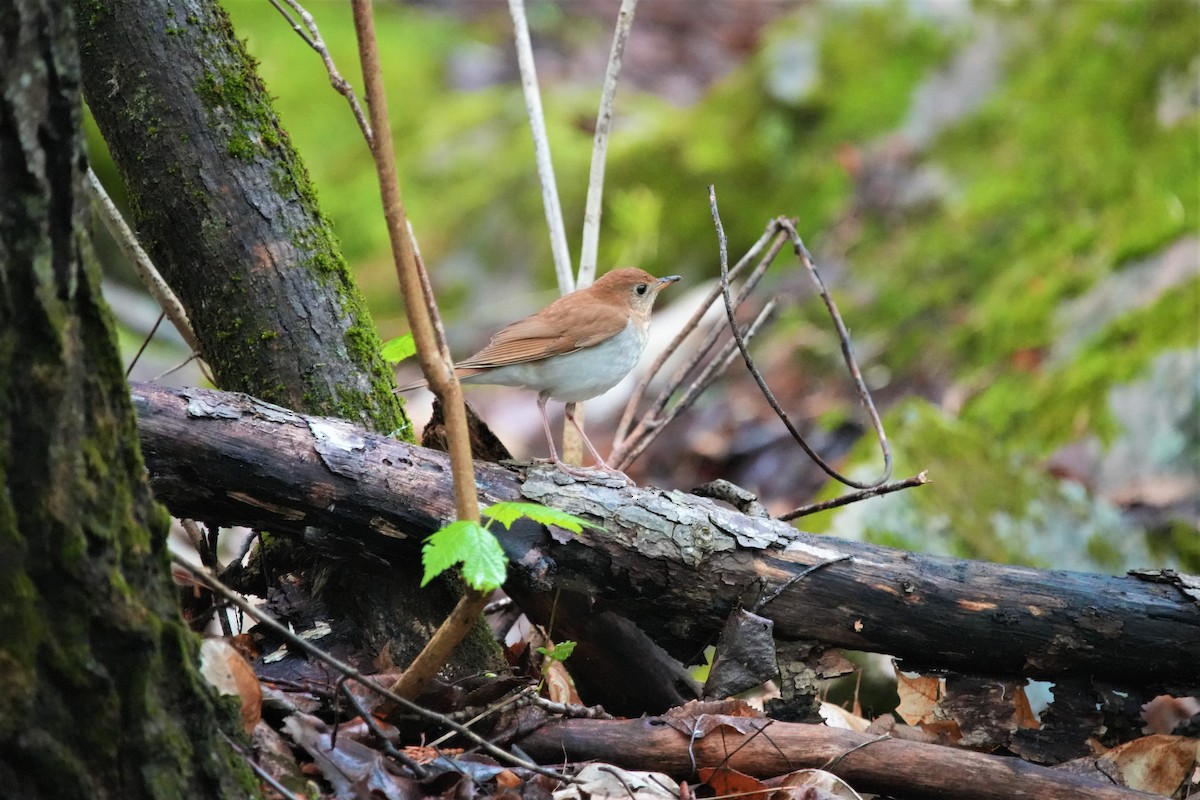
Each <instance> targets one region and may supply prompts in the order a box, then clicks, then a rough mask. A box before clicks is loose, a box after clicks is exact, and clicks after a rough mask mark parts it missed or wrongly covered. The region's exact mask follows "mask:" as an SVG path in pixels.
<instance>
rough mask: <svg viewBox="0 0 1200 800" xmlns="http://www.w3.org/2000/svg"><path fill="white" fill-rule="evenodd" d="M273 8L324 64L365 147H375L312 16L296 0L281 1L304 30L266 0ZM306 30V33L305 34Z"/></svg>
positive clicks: (350, 89)
mask: <svg viewBox="0 0 1200 800" xmlns="http://www.w3.org/2000/svg"><path fill="white" fill-rule="evenodd" d="M267 1H268V2H269V3H270V4H271V5H273V6H274V7H275V10H276V11H278V12H279V13H280V14H282V15H283V18H284V19H286V20H287V21H288V24H289V25H291V26H292V30H294V31H295V32H296V34H297V35H298V36H299V37H300V38H301V39H303V40H304V43H305V44H306V45H308V46H309V47H311V48H312V49H313V50H315V51H316V52H317V55H319V56H320V57H321V60H322V61H323V62H325V71H326V72H327V73H329V84H330V85H331V86H332V87H333V88H334V90H335V91H336V92H337V93H338V94H340V95H341V96H342V97H344V98H346V102H347V103H349V104H350V111H351V113H353V114H354V119H355V121H356V122H358V128H359V130H361V131H362V135H363V138H364V139H366V140H367V146H368V147H370V148H371V149H374V147H375V136H374V134H373V133H372V132H371V124H370V123H369V122H367V117H366V115H365V114H363V109H362V106H361V105H359V103H358V97H357V95H355V94H354V87H353V86H351V85H350V82H349V81H347V80H346V79H345V78H343V77H342V73H340V72H338V68H337V64H335V63H334V62H333V56H332V55H330V54H329V48H328V47H327V46H326V45H325V40H324V39H322V38H321V31H320V30H319V29H318V28H317V21H316V20H315V19H314V18H313V15H312V14H310V13H308V10H307V9H306V8H304V6H302V5H300V3H299V2H297V0H283V2H285V3H287V5H288V7H289V8H291V9H292V10H293V11H295V12H296V15H297V16H299V17H300V19H301V20H302V21H303V22H304V28H301V27H300V24H299V23H297V22H296V20H294V19H292V16H291V15H290V14H288V12H287V11H286V10H285V9H284V8H283V6H281V5H279V0H267ZM305 29H307V33H305Z"/></svg>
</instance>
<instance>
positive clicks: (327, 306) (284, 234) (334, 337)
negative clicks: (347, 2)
mask: <svg viewBox="0 0 1200 800" xmlns="http://www.w3.org/2000/svg"><path fill="white" fill-rule="evenodd" d="M76 7H77V8H79V9H81V11H80V15H81V18H83V19H86V25H85V27H84V30H83V33H82V36H81V50H82V57H83V60H84V63H85V65H86V67H87V69H86V71H85V88H86V90H87V96H88V100H89V104H90V107H91V109H92V112H93V114H94V115H95V117H96V120H97V122H98V123H99V125H100V129H101V130H102V131H103V133H104V136H105V140H106V141H107V143H108V145H109V147H110V149H111V151H112V154H113V158H114V160H115V161H116V163H117V165H118V167H119V169H120V171H121V174H122V175H123V176H124V178H125V180H126V183H127V185H128V188H129V195H130V198H131V201H132V204H133V210H134V215H135V218H136V221H137V227H138V230H139V233H140V235H141V236H142V237H143V242H144V244H145V246H146V249H147V251H148V252H149V253H150V254H151V256H152V258H153V259H154V261H155V262H156V264H157V265H158V267H159V269H160V271H161V272H162V273H163V276H164V277H165V278H166V280H167V282H168V283H169V284H170V285H171V287H172V288H173V289H174V290H175V292H176V293H177V294H178V295H179V298H180V300H181V301H182V303H183V304H184V306H185V308H186V309H187V312H188V316H189V318H190V319H191V321H192V324H193V326H194V327H195V329H196V334H197V336H198V337H199V339H200V342H201V344H202V346H203V353H202V354H201V355H203V357H204V359H205V361H207V362H208V363H209V364H210V365H211V366H212V368H213V372H214V375H215V376H216V379H217V382H218V384H219V385H221V386H222V387H224V388H226V389H231V390H237V391H245V392H251V393H253V394H255V395H256V396H259V397H262V398H264V399H266V400H269V401H271V402H275V403H280V404H282V405H286V406H288V407H291V408H299V409H303V410H305V411H308V412H311V413H319V414H332V415H336V416H338V417H341V418H343V419H350V420H355V421H357V422H358V423H359V424H361V425H363V426H364V427H366V428H368V429H371V430H375V431H380V432H383V433H390V432H397V431H404V430H406V429H408V427H409V426H408V421H407V419H406V418H405V416H404V414H403V412H402V409H401V406H400V402H399V400H398V398H397V397H396V396H395V395H394V394H393V392H392V389H393V388H394V383H393V380H392V376H391V370H390V367H389V366H388V365H387V364H386V363H385V362H384V361H383V359H382V357H381V356H380V352H379V349H380V345H379V339H378V336H377V335H376V333H375V328H374V324H373V322H372V321H371V318H370V315H369V313H368V312H367V309H366V305H365V303H364V301H363V299H362V297H361V295H360V293H359V291H358V289H357V287H356V286H355V285H354V282H353V280H352V278H351V276H350V274H349V271H348V269H347V267H346V264H345V261H344V260H343V258H342V255H341V253H340V251H339V248H338V245H337V242H336V239H335V237H334V235H333V232H332V231H331V229H330V227H329V225H328V223H327V221H326V220H325V219H324V218H323V217H322V216H321V213H320V210H319V208H318V206H317V200H316V197H315V194H314V192H313V188H312V186H311V184H310V183H309V179H308V175H307V173H306V171H305V169H304V165H303V163H302V162H301V160H300V157H299V155H298V154H297V153H296V152H295V151H294V150H293V149H292V146H291V144H290V142H289V140H288V137H287V133H286V132H285V131H284V130H283V129H282V128H281V127H280V125H279V122H278V120H277V118H276V117H275V113H274V111H273V110H272V108H271V104H270V98H269V97H268V95H267V92H266V90H265V89H264V87H263V86H262V84H261V82H260V81H259V79H258V76H257V73H256V72H255V70H254V64H253V61H252V59H251V58H250V57H249V56H248V55H247V54H246V52H245V50H244V49H243V47H242V44H241V42H239V41H238V40H237V38H236V36H235V35H234V32H233V30H232V29H231V27H230V23H229V20H228V18H227V16H226V14H225V12H224V11H223V10H222V9H221V7H220V5H219V4H218V3H216V2H210V0H182V2H174V0H171V2H168V1H167V0H113V2H105V3H90V2H85V1H84V0H77V6H76ZM296 47H297V52H298V53H299V54H300V56H301V57H313V58H315V57H316V56H315V55H313V54H311V53H308V52H307V51H305V50H304V48H303V46H302V44H301V43H300V40H299V39H297V45H296ZM330 91H332V90H330ZM364 147H365V145H364ZM202 518H203V519H206V520H207V519H211V518H208V517H202ZM274 561H275V565H276V566H280V567H283V568H285V569H286V570H287V571H294V572H296V573H298V574H300V575H302V576H304V578H305V579H306V580H307V582H308V584H309V585H310V586H313V587H319V595H320V597H321V599H322V600H323V601H324V602H325V603H326V605H327V606H328V607H329V609H330V612H331V613H332V614H335V615H337V616H338V617H339V618H341V619H342V620H343V621H344V622H345V623H346V624H347V625H349V626H352V627H353V629H354V630H355V633H354V634H353V635H352V637H351V638H357V639H361V640H362V641H363V642H364V643H365V646H366V647H367V648H369V649H370V650H372V651H374V652H376V653H380V652H383V651H385V650H387V651H388V652H390V653H391V655H392V657H393V658H394V659H395V660H396V661H397V662H398V663H401V664H403V663H407V662H409V661H411V660H412V658H413V657H415V656H416V654H417V653H419V652H420V651H421V648H422V647H423V646H424V644H425V643H426V642H427V641H428V639H429V637H430V636H431V635H432V633H433V631H434V630H435V629H436V628H437V625H438V624H439V623H440V622H441V620H443V619H444V618H445V617H446V616H448V615H449V614H450V613H451V611H452V610H453V608H454V606H455V602H456V601H457V598H458V595H459V593H460V590H459V588H458V586H457V585H456V584H455V583H454V582H453V581H452V580H450V579H442V580H439V581H436V582H435V583H433V584H431V585H430V586H429V587H428V588H427V589H426V590H425V591H420V592H419V591H417V586H418V585H419V583H420V578H421V568H420V563H419V560H415V559H413V560H408V561H405V562H400V563H397V564H395V565H394V567H393V569H392V574H391V575H390V576H389V580H388V581H386V582H379V581H377V580H374V579H373V578H372V577H371V576H370V575H368V574H366V573H360V572H356V571H354V570H348V569H346V566H345V565H344V564H342V565H331V564H330V563H328V562H327V561H325V560H322V559H315V560H314V559H313V557H312V554H311V553H310V552H307V551H294V550H292V549H291V548H289V547H288V546H287V544H286V543H283V544H280V545H279V546H278V547H277V548H275V550H274ZM366 585H373V588H372V591H371V592H364V591H363V590H362V587H364V586H366ZM502 666H503V660H502V658H501V657H500V655H499V653H498V650H497V649H496V647H495V645H494V643H493V641H492V638H491V635H490V633H489V632H488V630H487V629H486V626H484V625H482V624H480V625H479V626H477V628H476V630H475V632H474V633H473V634H472V635H471V637H470V638H469V639H468V641H467V642H466V646H465V647H463V648H460V650H459V651H458V653H457V654H456V657H455V661H454V663H453V664H452V665H451V670H450V671H451V673H452V674H454V675H462V674H473V673H475V672H479V671H487V670H494V669H498V668H500V667H502Z"/></svg>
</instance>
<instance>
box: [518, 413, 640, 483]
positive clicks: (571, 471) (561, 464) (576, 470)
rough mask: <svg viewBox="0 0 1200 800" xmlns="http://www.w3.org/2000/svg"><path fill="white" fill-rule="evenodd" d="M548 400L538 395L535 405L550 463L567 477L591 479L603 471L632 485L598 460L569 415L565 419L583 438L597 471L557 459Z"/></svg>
mask: <svg viewBox="0 0 1200 800" xmlns="http://www.w3.org/2000/svg"><path fill="white" fill-rule="evenodd" d="M549 399H550V397H549V396H548V395H545V394H538V401H537V405H538V412H539V413H541V415H542V428H543V429H544V430H545V431H546V444H547V445H549V446H550V461H551V463H553V464H554V466H556V467H558V468H559V469H560V470H562V471H563V472H565V473H567V474H568V475H574V476H575V477H577V478H592V477H594V476H595V473H596V472H597V471H603V472H605V473H608V474H612V475H619V476H621V477H622V478H624V479H625V480H626V481H627V482H629V483H632V481H630V480H629V478H627V477H626V476H625V473H623V472H621V471H620V470H615V469H611V468H610V467H609V466H608V465H607V464H605V463H604V459H602V458H600V454H599V453H597V452H596V448H595V447H593V446H592V443H591V442H589V441H588V438H587V435H586V434H584V432H583V431H582V430H581V429H580V428H579V423H577V422H576V421H575V417H574V416H573V415H570V414H568V415H567V419H569V420H571V424H572V425H574V426H575V429H576V430H578V431H579V435H580V436H582V437H583V442H584V444H585V445H587V449H588V451H589V452H590V453H591V454H592V458H594V459H596V464H597V465H598V467H599V469H598V470H597V469H588V468H586V467H576V466H572V465H571V464H568V463H566V462H565V461H563V460H562V459H561V458H559V457H558V451H557V450H555V449H554V434H553V432H551V430H550V418H549V417H548V416H547V415H546V401H547V400H549Z"/></svg>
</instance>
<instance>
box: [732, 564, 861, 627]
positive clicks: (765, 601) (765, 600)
mask: <svg viewBox="0 0 1200 800" xmlns="http://www.w3.org/2000/svg"><path fill="white" fill-rule="evenodd" d="M853 557H854V556H852V555H850V554H849V553H847V554H845V555H840V556H837V557H836V558H831V559H828V560H827V561H819V562H817V563H816V564H813V565H812V566H811V567H809V568H807V569H805V570H802V571H800V572H798V573H796V574H795V575H793V576H792V577H790V578H788V579H787V580H786V581H784V582H783V583H781V584H779V586H778V587H777V588H776V589H775V591H773V592H771V593H770V594H769V595H767V596H766V597H764V598H762V599H761V600H759V601H758V602H757V603H755V604H754V605H753V606H752V607H751V608H750V611H751V613H754V614H757V613H759V612H760V611H762V610H763V608H764V607H765V606H766V605H767V604H768V603H770V602H771V601H772V600H774V599H775V598H776V597H779V595H781V594H783V593H784V592H785V591H787V590H788V589H790V588H791V587H792V585H793V584H794V583H796V582H797V581H800V580H803V579H804V578H807V577H808V576H809V575H812V574H813V573H814V572H816V571H817V570H819V569H824V568H825V567H828V566H829V565H830V564H836V563H838V562H839V561H849V560H850V559H851V558H853Z"/></svg>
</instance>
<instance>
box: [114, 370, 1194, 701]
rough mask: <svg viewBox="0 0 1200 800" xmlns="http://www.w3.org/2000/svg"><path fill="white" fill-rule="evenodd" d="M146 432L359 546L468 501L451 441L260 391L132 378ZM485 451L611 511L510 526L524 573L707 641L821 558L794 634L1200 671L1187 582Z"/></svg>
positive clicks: (682, 640) (915, 652)
mask: <svg viewBox="0 0 1200 800" xmlns="http://www.w3.org/2000/svg"><path fill="white" fill-rule="evenodd" d="M133 399H134V405H135V407H136V409H137V412H138V418H139V431H140V436H141V444H142V451H143V453H144V454H145V458H146V462H147V465H148V466H149V469H150V474H151V482H152V485H153V487H154V490H155V493H156V494H157V496H158V497H159V499H160V500H161V501H162V502H164V503H165V504H166V505H167V506H168V508H170V509H171V511H172V513H174V514H176V515H178V516H191V517H196V518H200V519H204V520H209V521H213V522H219V523H222V524H240V525H248V526H251V527H257V528H266V529H270V530H272V531H277V532H284V533H293V534H296V535H298V536H303V537H305V538H306V539H307V540H308V541H310V542H311V543H312V544H313V545H314V546H318V547H322V548H325V549H327V550H332V551H336V552H337V553H339V554H341V555H343V556H345V557H351V556H363V557H368V558H373V559H382V560H384V561H387V560H392V559H412V558H415V557H417V552H418V548H419V546H420V543H421V540H422V539H423V537H424V536H426V535H428V534H429V533H431V532H432V531H434V530H436V529H437V528H438V527H440V526H441V525H443V524H445V523H446V522H447V521H449V520H450V519H451V516H452V514H453V506H452V503H451V500H450V486H451V482H450V471H449V465H448V462H447V459H446V457H445V455H444V454H442V453H438V452H435V451H431V450H427V449H424V448H420V447H415V446H412V445H407V444H404V443H402V442H398V441H395V440H392V439H388V438H386V437H382V436H377V435H373V434H370V433H367V432H366V431H363V430H361V429H359V428H356V427H355V426H353V425H351V424H350V423H348V422H345V421H342V420H336V419H329V418H322V417H309V416H304V415H300V414H296V413H294V412H291V411H288V410H287V409H282V408H279V407H277V406H271V405H269V404H265V403H262V402H260V401H257V400H255V399H253V398H250V397H247V396H244V395H237V394H229V393H222V392H215V391H209V390H201V389H186V390H175V389H168V388H163V387H157V386H152V385H146V384H137V385H134V386H133ZM525 475H526V477H525V479H524V480H522V479H521V476H520V473H519V471H516V470H512V469H506V468H503V467H500V466H497V465H494V464H486V463H478V464H477V465H476V479H477V483H478V485H479V489H480V496H481V501H482V502H485V503H493V502H498V501H503V500H519V499H525V500H535V501H537V502H541V503H544V504H546V505H550V506H554V507H556V508H560V509H563V510H566V511H569V512H571V513H574V514H577V515H579V516H582V517H584V518H586V519H589V520H591V521H594V522H596V523H598V524H600V525H603V526H604V528H605V530H603V531H586V532H585V533H584V534H582V535H578V536H571V535H567V534H564V532H562V531H557V530H548V529H546V528H545V527H543V526H541V525H537V524H534V523H532V522H529V521H527V520H525V521H519V522H518V523H517V524H515V525H514V526H513V529H512V530H511V531H509V532H507V533H503V534H502V535H501V536H500V539H501V542H502V544H503V546H504V548H505V551H506V553H507V555H508V557H509V559H510V562H511V571H510V578H509V580H510V583H511V582H513V581H516V582H517V583H519V584H520V585H521V586H523V587H524V588H525V589H526V590H545V589H548V588H551V587H563V588H564V589H566V590H569V591H573V592H576V593H578V594H581V595H585V596H588V597H591V598H594V600H595V608H596V609H597V610H598V611H604V610H608V611H614V612H616V613H618V614H620V615H621V616H624V617H626V618H628V619H631V620H634V621H636V623H637V624H638V625H639V626H640V627H641V628H642V629H643V630H644V631H646V633H648V634H649V635H650V636H651V637H652V638H653V639H654V640H655V641H656V642H658V643H659V644H660V645H662V646H663V647H665V648H666V649H667V650H668V651H669V652H671V653H672V654H673V655H675V656H676V657H679V658H683V659H688V658H691V657H694V656H695V655H696V654H697V653H699V651H700V650H701V649H702V648H703V647H704V646H705V645H706V644H708V643H709V642H710V641H711V640H712V639H713V637H715V635H716V633H717V632H718V631H719V630H720V629H721V626H722V624H723V622H724V620H725V618H726V616H727V615H728V614H729V613H730V611H731V610H732V609H734V608H735V607H737V606H738V605H739V604H745V605H751V604H753V603H754V602H755V600H756V599H757V598H759V597H765V596H768V595H770V594H771V593H772V592H773V591H775V590H776V589H778V588H779V587H780V586H783V585H784V584H786V583H787V582H788V581H789V580H790V579H793V578H794V577H795V576H797V575H799V574H800V573H801V572H802V571H804V570H805V569H806V568H809V567H811V566H813V565H815V564H820V563H823V562H827V561H835V560H837V559H842V558H844V557H845V556H850V557H849V558H848V559H845V560H841V561H839V562H838V563H833V564H830V565H829V566H828V567H826V568H824V569H819V570H816V571H814V572H812V573H811V574H809V575H806V576H805V577H804V578H803V579H802V580H799V581H798V582H796V583H795V584H794V585H791V586H789V587H788V588H786V590H785V591H783V592H782V593H781V594H779V595H778V596H777V597H776V598H775V599H773V600H772V601H771V602H770V603H768V604H767V605H766V606H765V607H764V608H762V609H761V610H760V612H759V613H760V614H762V615H763V616H766V617H769V618H770V619H772V620H773V621H774V634H775V636H776V638H777V639H816V640H819V641H821V642H825V643H828V644H831V645H835V646H840V647H845V648H850V649H854V650H866V651H873V652H882V653H889V654H892V655H894V656H897V657H899V658H900V659H902V660H903V661H904V662H905V664H906V666H908V667H909V668H912V669H919V668H921V667H923V666H934V667H937V668H941V669H950V670H956V671H959V672H965V673H978V674H985V675H993V676H1028V677H1036V678H1044V679H1054V678H1056V677H1062V676H1086V677H1094V678H1099V679H1102V680H1105V681H1109V682H1111V683H1113V684H1116V685H1118V686H1139V687H1156V686H1176V687H1178V686H1180V685H1183V686H1194V685H1195V683H1196V681H1197V677H1196V671H1195V665H1196V664H1197V663H1200V606H1198V605H1197V603H1196V602H1195V601H1194V600H1192V599H1191V598H1189V597H1188V596H1187V595H1186V594H1184V593H1183V591H1181V590H1180V588H1178V587H1177V586H1176V585H1174V584H1172V583H1158V582H1150V581H1148V580H1145V579H1142V578H1141V577H1126V576H1109V575H1093V574H1085V573H1078V572H1066V571H1060V570H1038V569H1030V568H1025V567H1012V566H1005V565H997V564H989V563H985V562H978V561H968V560H962V559H953V558H941V557H931V556H923V555H920V554H915V553H908V552H903V551H900V550H894V549H890V548H885V547H878V546H874V545H868V544H861V543H856V542H848V541H842V540H838V539H834V538H831V537H825V536H813V535H810V534H806V533H803V532H800V531H797V530H795V529H794V528H792V527H791V526H790V525H788V524H786V523H782V522H779V521H776V520H770V519H765V518H759V517H751V516H746V515H744V514H741V513H739V512H737V511H734V510H732V509H729V508H726V507H723V506H720V505H718V504H717V503H715V502H713V501H711V500H709V499H706V498H699V497H695V496H692V495H689V494H686V493H684V492H679V491H665V490H660V489H653V488H638V487H632V488H631V487H624V486H620V485H616V484H615V483H614V482H605V481H599V482H591V481H578V480H575V479H572V478H570V477H568V476H565V475H562V474H561V473H558V472H555V471H553V470H547V469H529V470H528V471H527V472H526V473H525Z"/></svg>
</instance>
